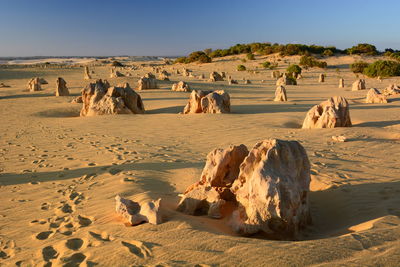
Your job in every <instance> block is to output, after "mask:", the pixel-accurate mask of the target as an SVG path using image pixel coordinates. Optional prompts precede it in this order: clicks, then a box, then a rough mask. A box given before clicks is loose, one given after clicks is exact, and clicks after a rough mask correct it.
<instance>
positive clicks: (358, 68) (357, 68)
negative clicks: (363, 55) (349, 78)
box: [350, 61, 369, 73]
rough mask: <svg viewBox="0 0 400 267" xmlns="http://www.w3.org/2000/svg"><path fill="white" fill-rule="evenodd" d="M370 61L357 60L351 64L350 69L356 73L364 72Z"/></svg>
mask: <svg viewBox="0 0 400 267" xmlns="http://www.w3.org/2000/svg"><path fill="white" fill-rule="evenodd" d="M368 65H369V64H368V63H367V62H364V61H359V62H355V63H353V64H350V70H351V71H352V72H354V73H363V72H364V69H365V68H366V67H368Z"/></svg>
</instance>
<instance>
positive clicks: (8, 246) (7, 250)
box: [0, 236, 15, 265]
mask: <svg viewBox="0 0 400 267" xmlns="http://www.w3.org/2000/svg"><path fill="white" fill-rule="evenodd" d="M14 255H15V241H14V240H11V239H9V240H7V239H6V238H5V237H2V236H0V259H8V258H12V257H13V256H14ZM0 265H1V264H0Z"/></svg>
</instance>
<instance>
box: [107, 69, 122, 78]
mask: <svg viewBox="0 0 400 267" xmlns="http://www.w3.org/2000/svg"><path fill="white" fill-rule="evenodd" d="M124 76H125V75H124V74H122V73H121V72H119V71H117V70H116V69H115V68H112V69H111V73H110V78H118V77H124Z"/></svg>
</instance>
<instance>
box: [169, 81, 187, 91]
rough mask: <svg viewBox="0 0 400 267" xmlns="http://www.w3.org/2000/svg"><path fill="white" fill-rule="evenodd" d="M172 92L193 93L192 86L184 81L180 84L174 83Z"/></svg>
mask: <svg viewBox="0 0 400 267" xmlns="http://www.w3.org/2000/svg"><path fill="white" fill-rule="evenodd" d="M171 90H172V91H176V92H191V91H192V90H191V89H190V86H189V85H188V84H187V83H185V82H184V81H180V82H178V83H174V84H173V85H172V88H171Z"/></svg>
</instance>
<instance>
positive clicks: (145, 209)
mask: <svg viewBox="0 0 400 267" xmlns="http://www.w3.org/2000/svg"><path fill="white" fill-rule="evenodd" d="M160 202H161V199H158V200H156V201H148V202H143V203H141V204H139V203H138V202H134V201H132V200H130V199H126V198H122V197H120V196H119V195H117V196H116V197H115V211H116V212H117V213H118V215H119V216H121V217H122V219H123V221H124V222H125V223H126V224H128V225H138V224H141V223H143V222H148V223H150V224H160V223H162V215H161V212H160Z"/></svg>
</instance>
